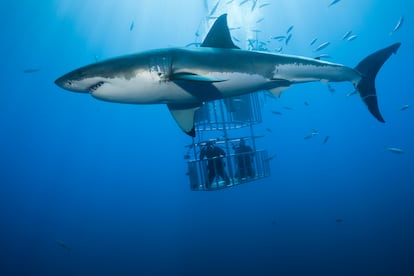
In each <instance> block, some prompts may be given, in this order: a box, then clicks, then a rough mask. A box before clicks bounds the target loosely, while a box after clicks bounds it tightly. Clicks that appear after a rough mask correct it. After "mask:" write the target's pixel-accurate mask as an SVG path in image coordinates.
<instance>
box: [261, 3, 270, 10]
mask: <svg viewBox="0 0 414 276" xmlns="http://www.w3.org/2000/svg"><path fill="white" fill-rule="evenodd" d="M269 5H270V3H263V4H261V5H260V6H259V9H261V8H264V7H266V6H269Z"/></svg>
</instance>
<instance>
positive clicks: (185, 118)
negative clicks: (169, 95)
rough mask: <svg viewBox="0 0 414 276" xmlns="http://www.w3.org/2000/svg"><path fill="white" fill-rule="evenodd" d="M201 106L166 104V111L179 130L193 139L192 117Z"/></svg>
mask: <svg viewBox="0 0 414 276" xmlns="http://www.w3.org/2000/svg"><path fill="white" fill-rule="evenodd" d="M200 106H201V104H168V109H169V110H170V112H171V115H172V116H173V117H174V120H175V121H176V122H177V124H178V125H179V126H180V128H181V129H182V130H183V131H184V132H185V133H187V134H188V135H190V136H191V137H195V129H194V117H195V112H196V111H197V110H198V109H199V108H200Z"/></svg>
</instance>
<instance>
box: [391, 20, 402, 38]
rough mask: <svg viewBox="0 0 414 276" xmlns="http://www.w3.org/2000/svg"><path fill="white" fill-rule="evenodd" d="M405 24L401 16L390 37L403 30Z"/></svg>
mask: <svg viewBox="0 0 414 276" xmlns="http://www.w3.org/2000/svg"><path fill="white" fill-rule="evenodd" d="M403 23H404V16H401V17H400V19H398V22H397V25H395V27H394V29H393V30H392V31H391V32H390V35H392V34H393V33H395V32H396V31H398V29H400V28H401V26H402V24H403Z"/></svg>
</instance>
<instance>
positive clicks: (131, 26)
mask: <svg viewBox="0 0 414 276" xmlns="http://www.w3.org/2000/svg"><path fill="white" fill-rule="evenodd" d="M134 25H135V23H134V21H132V22H131V25H129V31H130V32H131V31H132V30H133V29H134Z"/></svg>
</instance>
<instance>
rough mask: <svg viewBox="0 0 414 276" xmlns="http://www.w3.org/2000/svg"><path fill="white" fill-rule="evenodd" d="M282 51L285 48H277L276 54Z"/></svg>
mask: <svg viewBox="0 0 414 276" xmlns="http://www.w3.org/2000/svg"><path fill="white" fill-rule="evenodd" d="M282 50H283V47H282V46H280V47H279V48H276V49H275V52H276V53H280V52H282Z"/></svg>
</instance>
